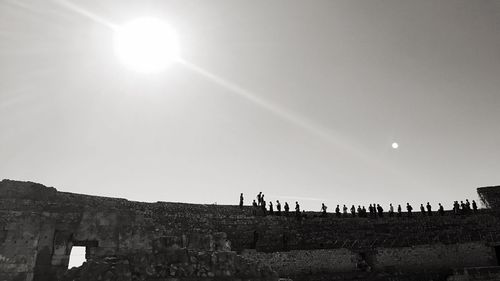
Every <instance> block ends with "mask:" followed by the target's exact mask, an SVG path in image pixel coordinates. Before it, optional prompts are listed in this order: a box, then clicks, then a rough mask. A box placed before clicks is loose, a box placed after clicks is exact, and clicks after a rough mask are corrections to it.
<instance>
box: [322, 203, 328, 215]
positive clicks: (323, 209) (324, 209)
mask: <svg viewBox="0 0 500 281" xmlns="http://www.w3.org/2000/svg"><path fill="white" fill-rule="evenodd" d="M327 208H328V207H326V205H325V203H321V215H322V216H324V217H326V209H327Z"/></svg>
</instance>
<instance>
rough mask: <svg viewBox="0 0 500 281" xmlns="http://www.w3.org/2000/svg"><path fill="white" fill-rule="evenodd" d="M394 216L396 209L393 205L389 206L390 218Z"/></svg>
mask: <svg viewBox="0 0 500 281" xmlns="http://www.w3.org/2000/svg"><path fill="white" fill-rule="evenodd" d="M393 216H394V207H393V206H392V203H391V204H389V217H393Z"/></svg>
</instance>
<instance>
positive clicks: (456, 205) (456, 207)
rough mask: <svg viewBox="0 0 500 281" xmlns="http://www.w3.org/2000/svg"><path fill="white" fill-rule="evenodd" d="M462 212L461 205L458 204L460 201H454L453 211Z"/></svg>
mask: <svg viewBox="0 0 500 281" xmlns="http://www.w3.org/2000/svg"><path fill="white" fill-rule="evenodd" d="M459 212H460V205H459V204H458V201H455V202H453V213H454V214H455V215H458V213H459Z"/></svg>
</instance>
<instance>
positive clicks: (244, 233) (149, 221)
mask: <svg viewBox="0 0 500 281" xmlns="http://www.w3.org/2000/svg"><path fill="white" fill-rule="evenodd" d="M499 244H500V217H499V215H498V213H497V211H496V210H492V209H487V210H480V211H479V212H478V213H477V214H471V215H458V216H455V215H451V214H450V213H447V215H446V216H432V217H424V216H418V215H416V216H414V217H413V218H406V217H403V218H397V217H392V218H388V217H385V218H380V219H369V218H336V217H334V216H328V217H321V216H320V215H319V214H317V213H308V214H307V218H306V219H301V220H297V219H295V218H294V217H285V216H281V217H278V216H266V217H263V216H255V215H253V214H252V208H251V207H244V208H243V209H240V208H239V207H238V206H221V205H218V206H215V205H196V204H182V203H166V202H158V203H140V202H133V201H128V200H125V199H117V198H104V197H97V196H89V195H80V194H72V193H65V192H58V191H56V190H55V189H54V188H48V187H44V186H43V185H40V184H35V183H25V182H16V181H9V180H4V181H2V182H0V280H23V281H26V280H27V281H31V280H35V281H44V280H47V281H48V280H50V281H55V280H61V278H63V276H64V280H82V281H83V280H99V279H95V278H101V280H114V279H113V278H115V279H116V278H122V279H116V280H128V279H126V278H129V277H127V276H128V274H129V273H130V278H131V280H166V279H167V278H171V279H177V280H198V279H199V280H201V279H203V280H215V279H217V280H220V279H221V278H222V279H223V278H226V279H227V280H264V279H266V280H267V279H269V280H273V279H276V277H277V276H276V275H275V273H274V272H277V273H278V274H279V275H280V276H282V277H287V276H290V277H291V276H293V279H294V280H300V279H301V278H305V276H308V278H310V280H313V279H311V278H313V277H311V276H316V277H317V279H318V280H327V279H325V278H323V277H322V276H330V277H329V278H330V279H329V280H332V279H331V278H334V277H333V276H337V277H338V278H339V279H338V280H342V279H346V280H349V279H351V280H362V279H363V278H364V279H366V280H377V278H385V277H387V276H386V275H383V274H389V275H390V276H392V277H391V278H393V277H394V276H400V277H397V278H399V279H394V278H395V277H394V278H393V279H392V280H411V279H408V278H410V277H409V276H420V275H418V274H420V273H422V272H425V274H426V275H425V276H427V277H429V276H445V275H446V274H448V275H450V274H451V273H452V269H453V268H463V267H471V266H473V267H478V266H493V265H496V264H497V263H498V261H497V257H496V254H495V250H494V246H495V245H499ZM74 245H77V246H86V247H87V257H88V259H89V261H88V262H87V264H86V265H85V266H83V267H82V268H80V269H75V270H71V271H68V272H67V265H68V259H69V253H70V251H71V247H72V246H74ZM251 248H255V249H252V250H248V249H251ZM241 252H244V253H245V254H244V255H240V254H238V253H241ZM117 270H118V271H119V272H117ZM127 272H129V273H127ZM409 272H411V273H412V274H410V273H409ZM418 272H420V273H418ZM417 273H418V274H417ZM120 274H122V275H120ZM381 276H382V277H381ZM383 276H385V277H383ZM401 276H406V277H404V278H403V277H401ZM337 277H335V278H337ZM427 277H422V278H427ZM68 278H69V279H68ZM71 278H73V279H71ZM75 278H80V279H75ZM85 278H87V279H85ZM89 278H90V279H89ZM91 278H94V279H91ZM134 278H136V279H134ZM367 278H368V279H367ZM405 278H406V279H405ZM429 278H432V277H429ZM434 279H436V278H435V277H434ZM381 280H384V279H381ZM422 280H426V279H422Z"/></svg>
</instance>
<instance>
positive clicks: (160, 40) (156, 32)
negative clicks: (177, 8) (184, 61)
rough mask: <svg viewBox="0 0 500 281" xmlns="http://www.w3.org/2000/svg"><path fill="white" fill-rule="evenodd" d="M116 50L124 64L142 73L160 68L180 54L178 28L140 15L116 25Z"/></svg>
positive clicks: (176, 59)
mask: <svg viewBox="0 0 500 281" xmlns="http://www.w3.org/2000/svg"><path fill="white" fill-rule="evenodd" d="M114 50H115V53H116V56H117V57H118V59H119V60H120V62H121V63H122V64H123V65H125V66H126V67H127V68H129V69H131V70H133V71H136V72H140V73H153V72H160V71H162V70H165V69H166V68H168V67H169V66H170V65H172V64H173V63H175V62H176V61H178V60H179V58H180V56H179V53H180V50H179V41H178V39H177V33H176V31H175V30H174V29H173V28H172V27H171V26H170V25H168V24H167V23H166V22H164V21H162V20H160V19H156V18H139V19H136V20H133V21H131V22H128V23H126V24H124V25H121V26H118V27H116V28H115V34H114Z"/></svg>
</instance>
